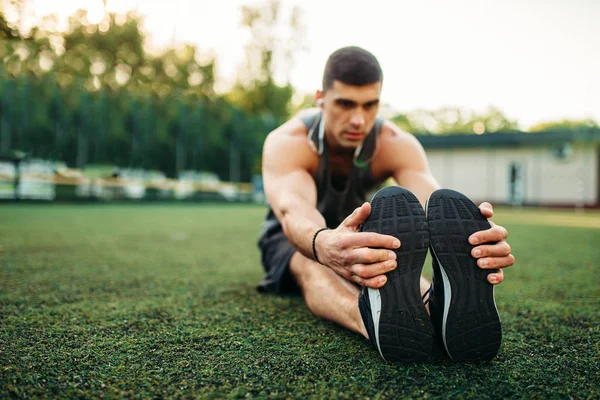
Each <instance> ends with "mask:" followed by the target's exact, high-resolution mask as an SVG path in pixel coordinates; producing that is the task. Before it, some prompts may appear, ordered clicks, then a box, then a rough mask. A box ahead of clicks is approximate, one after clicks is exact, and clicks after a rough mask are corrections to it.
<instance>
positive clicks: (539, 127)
mask: <svg viewBox="0 0 600 400" xmlns="http://www.w3.org/2000/svg"><path fill="white" fill-rule="evenodd" d="M589 129H600V125H598V122H596V121H594V120H592V119H581V120H568V119H563V120H560V121H548V122H540V123H539V124H536V125H533V126H532V127H530V128H529V129H528V131H529V132H552V131H582V130H589Z"/></svg>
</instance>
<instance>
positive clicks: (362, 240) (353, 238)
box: [348, 232, 400, 249]
mask: <svg viewBox="0 0 600 400" xmlns="http://www.w3.org/2000/svg"><path fill="white" fill-rule="evenodd" d="M349 236H350V238H349V239H348V246H350V247H375V248H384V249H397V248H399V247H400V240H398V238H395V237H394V236H390V235H382V234H380V233H375V232H358V233H355V234H352V235H349Z"/></svg>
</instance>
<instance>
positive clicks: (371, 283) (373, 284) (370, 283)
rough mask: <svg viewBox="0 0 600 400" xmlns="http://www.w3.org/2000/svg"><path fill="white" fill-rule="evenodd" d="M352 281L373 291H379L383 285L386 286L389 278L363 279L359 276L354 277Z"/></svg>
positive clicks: (382, 276) (383, 276)
mask: <svg viewBox="0 0 600 400" xmlns="http://www.w3.org/2000/svg"><path fill="white" fill-rule="evenodd" d="M350 279H351V280H352V282H355V283H358V284H359V285H361V286H366V287H370V288H373V289H378V288H380V287H382V286H383V285H385V283H386V282H387V278H386V277H385V275H379V276H376V277H373V278H367V279H365V278H361V277H360V276H357V275H352V277H351V278H350Z"/></svg>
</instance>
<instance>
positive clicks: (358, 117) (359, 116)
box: [350, 110, 365, 128]
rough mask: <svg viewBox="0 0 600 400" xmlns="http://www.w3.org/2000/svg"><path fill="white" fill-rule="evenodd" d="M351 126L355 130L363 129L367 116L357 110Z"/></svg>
mask: <svg viewBox="0 0 600 400" xmlns="http://www.w3.org/2000/svg"><path fill="white" fill-rule="evenodd" d="M350 124H351V125H352V127H353V128H361V127H362V126H363V125H364V124H365V116H364V115H363V113H362V111H360V110H356V111H355V112H354V113H352V117H350Z"/></svg>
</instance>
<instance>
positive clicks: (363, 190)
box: [261, 109, 383, 237]
mask: <svg viewBox="0 0 600 400" xmlns="http://www.w3.org/2000/svg"><path fill="white" fill-rule="evenodd" d="M297 117H298V118H299V119H301V120H302V122H303V123H304V125H305V126H306V129H307V130H308V140H309V143H310V145H311V147H312V148H313V150H314V151H315V152H316V153H317V154H319V166H318V167H317V171H316V173H315V174H314V175H313V179H314V180H315V184H316V186H317V210H319V212H320V213H321V215H323V217H324V218H325V222H326V224H327V227H328V228H336V227H337V226H338V225H339V224H340V223H341V222H342V221H343V220H344V219H345V218H346V217H347V216H348V215H350V214H351V213H352V211H354V210H355V209H356V208H357V207H359V206H360V205H362V204H363V203H364V202H365V201H366V197H367V193H368V192H369V191H371V190H373V189H374V188H375V187H376V186H378V185H379V184H381V182H378V181H377V180H375V178H373V174H372V173H371V160H372V159H373V156H374V155H375V152H376V149H377V138H378V137H379V133H380V132H381V127H382V125H383V119H381V118H377V120H376V121H375V125H374V126H373V128H372V129H371V131H370V132H369V134H368V135H367V137H366V138H365V140H364V141H363V143H362V146H360V147H359V148H358V149H357V150H356V152H355V156H354V163H353V165H352V167H351V168H350V173H349V174H348V179H347V181H346V183H345V185H343V187H339V188H336V187H335V186H334V185H333V184H332V177H331V173H330V168H329V148H328V146H327V141H326V140H325V131H324V123H323V118H322V113H321V110H320V109H315V110H307V111H303V112H301V113H300V114H298V116H297ZM340 186H341V185H340ZM273 230H281V225H280V223H279V221H278V220H277V217H276V216H275V213H273V210H272V209H271V208H270V207H269V210H268V213H267V217H266V219H265V221H264V222H263V226H262V229H261V237H262V236H264V235H269V234H272V233H274V232H273Z"/></svg>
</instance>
